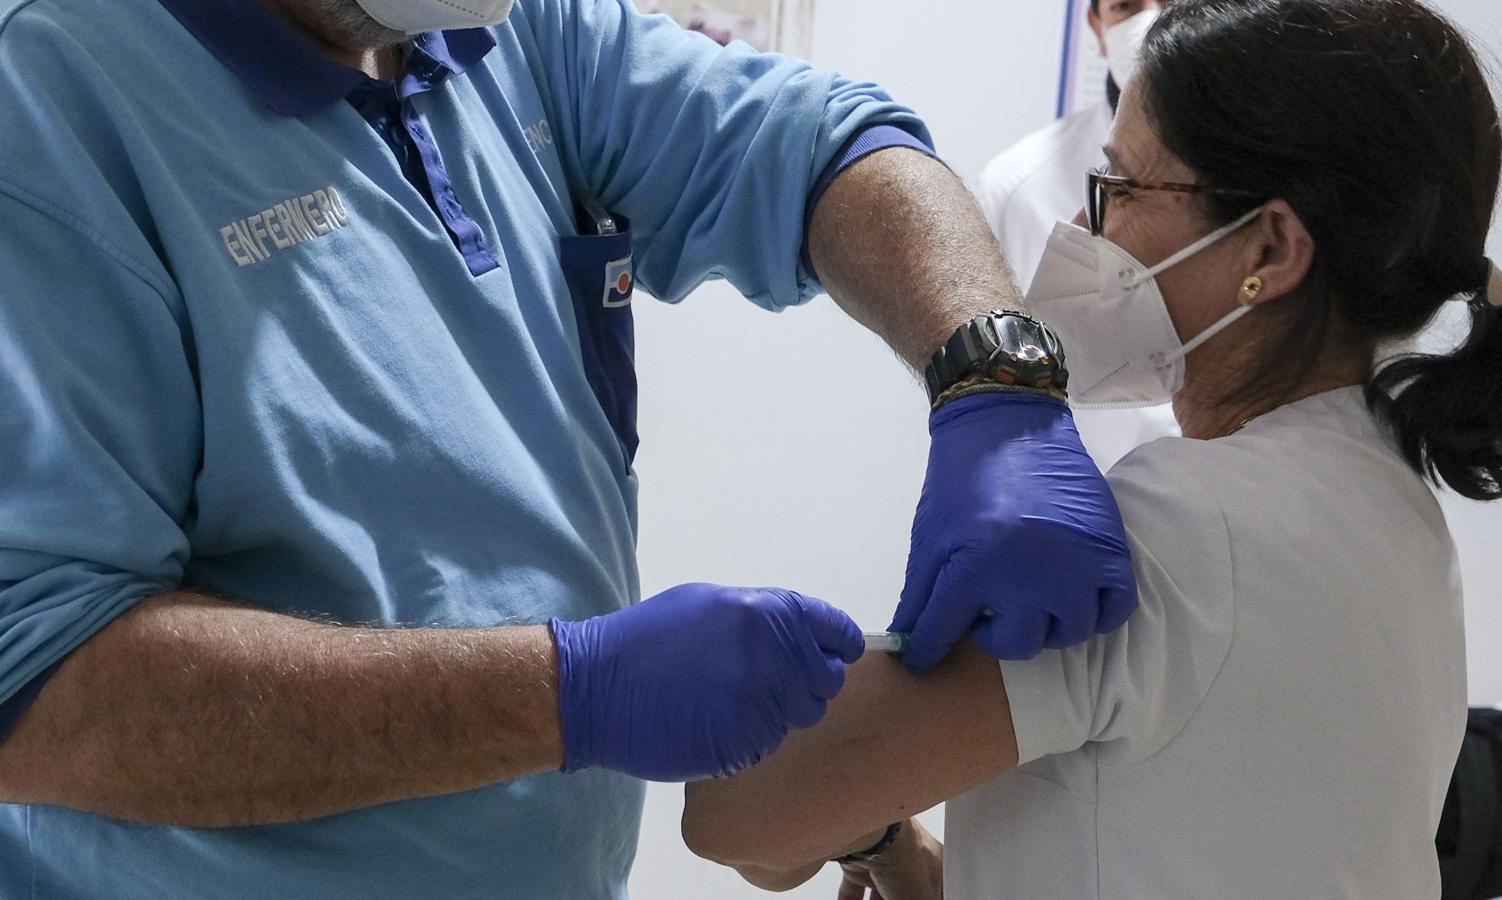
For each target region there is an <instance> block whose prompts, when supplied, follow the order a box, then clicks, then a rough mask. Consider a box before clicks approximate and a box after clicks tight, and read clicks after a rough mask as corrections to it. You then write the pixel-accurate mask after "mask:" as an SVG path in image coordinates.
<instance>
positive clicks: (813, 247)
mask: <svg viewBox="0 0 1502 900" xmlns="http://www.w3.org/2000/svg"><path fill="white" fill-rule="evenodd" d="M1005 271H1006V269H1005V266H1004V264H1003V263H1002V260H1001V259H1000V258H999V256H998V253H997V250H996V248H995V245H994V242H993V241H992V239H991V237H990V235H989V232H988V230H987V229H986V226H985V223H984V221H983V220H982V219H981V217H980V215H979V213H978V212H976V210H975V209H974V206H973V204H972V203H971V201H970V200H969V198H968V196H967V195H966V194H965V193H964V191H963V189H962V187H961V186H960V185H959V183H958V181H957V180H956V179H955V178H954V177H953V176H952V175H951V174H950V173H949V172H948V171H947V170H946V169H945V168H944V167H943V166H942V165H941V164H940V163H938V162H937V161H936V160H935V159H933V157H932V151H931V149H930V145H929V137H928V134H927V132H926V130H925V129H924V127H923V125H922V124H921V122H920V121H919V120H918V119H917V118H916V117H915V116H914V115H913V114H912V113H911V112H910V111H908V110H907V109H904V108H903V107H901V106H898V105H897V104H895V103H893V102H892V101H891V100H890V99H889V98H888V97H887V96H886V95H885V94H884V93H882V92H881V91H880V90H879V89H877V88H876V87H875V86H873V85H870V84H861V83H856V82H852V81H849V80H846V79H844V78H840V77H838V76H836V75H834V74H831V73H827V72H820V71H817V70H814V69H811V68H809V67H808V66H807V65H805V64H803V63H801V62H798V61H795V60H792V59H788V58H785V57H779V56H774V55H759V54H756V53H754V52H752V51H751V50H750V49H749V48H746V47H744V46H732V47H730V48H724V49H722V48H719V47H717V46H715V45H714V44H713V43H712V42H710V41H708V40H707V39H705V38H703V37H701V36H697V35H692V34H689V33H687V32H684V31H682V30H680V29H679V28H677V27H676V26H675V25H673V24H672V23H671V22H670V21H669V20H667V19H664V18H649V17H643V16H640V15H638V14H637V13H636V12H635V11H634V10H633V9H632V7H631V4H630V3H629V2H628V0H520V2H519V3H518V4H517V6H516V8H515V9H510V8H509V4H508V3H506V2H498V0H473V2H470V3H466V4H455V3H453V2H451V0H0V801H3V802H4V803H3V805H0V896H3V897H6V898H21V897H31V898H44V897H45V898H52V897H66V898H76V897H86V896H95V897H110V898H136V897H140V898H163V897H184V898H188V897H191V898H200V897H216V896H224V897H241V898H243V897H267V898H277V900H290V898H328V897H345V896H351V897H367V898H370V897H413V896H431V897H442V898H446V900H447V898H463V897H508V898H528V900H535V898H570V900H587V898H608V897H620V896H623V894H624V890H625V888H624V885H625V882H626V876H627V873H628V870H629V866H630V862H631V858H632V855H633V853H634V850H635V843H636V834H637V822H638V817H639V813H640V806H641V799H642V786H641V781H640V779H643V778H646V779H661V780H688V779H694V778H701V777H706V776H711V775H717V774H724V773H730V772H734V771H737V770H739V769H741V768H744V767H746V766H747V765H750V764H752V763H754V762H755V761H756V760H757V759H759V758H761V757H762V756H764V755H765V754H767V753H769V752H771V751H772V750H773V749H775V748H776V746H777V745H778V743H779V742H780V741H781V739H782V738H783V736H784V735H785V734H786V733H787V731H788V730H789V729H793V728H802V727H807V726H810V725H812V724H813V723H814V722H816V721H817V720H818V719H819V718H820V717H821V716H822V714H823V711H824V706H825V703H826V701H827V700H828V699H829V698H831V697H833V696H834V695H835V694H836V693H837V692H838V691H839V689H840V687H841V684H842V682H843V677H844V667H845V665H846V664H847V663H849V662H851V661H853V660H854V659H855V658H857V657H858V656H859V655H860V654H861V652H862V649H863V646H862V640H861V636H860V633H859V632H858V631H857V630H856V628H855V626H854V624H853V623H852V622H851V621H850V620H849V619H848V618H847V617H845V616H844V615H843V614H842V613H840V612H838V611H837V610H835V609H833V608H831V607H829V606H827V605H825V604H823V603H821V602H819V601H818V600H814V599H812V598H808V597H804V596H802V595H800V594H797V593H795V592H792V591H787V590H780V589H737V588H728V587H722V586H716V585H705V584H693V585H684V586H681V587H678V588H674V589H672V590H670V591H668V592H666V593H665V594H663V595H660V596H658V597H654V598H652V599H649V600H646V601H645V602H638V601H639V600H640V596H639V587H638V583H637V571H636V564H635V560H634V550H635V528H636V490H637V484H636V479H635V476H634V475H633V472H632V467H631V462H632V456H633V454H634V452H635V449H636V433H635V405H636V404H635V379H634V375H633V368H632V353H633V347H632V330H631V305H630V304H631V300H632V297H633V294H634V291H635V288H636V286H637V285H638V284H639V285H640V286H641V288H642V289H643V290H645V291H648V292H650V293H651V294H653V295H654V296H657V297H660V298H662V299H664V300H668V301H676V300H679V299H681V298H683V297H684V296H686V295H687V294H689V293H690V292H691V291H692V290H693V289H694V288H695V287H696V286H697V285H699V284H700V283H702V282H703V281H705V280H706V279H708V278H725V279H728V280H729V281H730V282H731V283H732V284H734V285H735V286H736V287H737V288H738V289H739V290H740V291H741V292H742V293H743V294H745V295H746V296H747V297H749V298H750V299H751V300H752V301H753V302H756V303H757V304H759V305H761V306H764V307H766V308H768V309H781V308H784V307H788V306H792V305H795V304H798V303H802V302H804V301H807V300H809V299H811V298H812V297H814V296H816V295H817V294H819V293H820V292H822V291H825V290H827V291H828V292H829V293H830V294H831V295H833V297H834V298H835V300H836V301H837V302H839V303H840V304H841V306H842V307H843V308H845V309H846V310H847V311H848V312H849V313H850V315H851V316H852V317H853V318H854V319H856V320H858V321H859V322H861V323H862V324H864V325H866V326H868V327H870V328H871V329H873V330H875V331H876V332H877V333H879V334H880V335H882V336H883V337H884V338H885V339H886V340H887V341H888V342H889V343H890V344H891V345H892V346H893V348H894V349H895V350H896V351H897V352H898V353H899V354H901V355H902V356H903V357H904V358H905V359H906V360H907V361H908V362H909V363H910V364H912V365H913V366H914V367H916V368H922V367H924V366H925V365H928V380H929V387H930V391H931V394H932V399H933V400H934V402H935V407H936V408H938V409H939V410H940V411H939V412H938V413H937V414H935V415H934V416H933V417H932V419H931V421H930V430H931V433H932V442H933V444H932V446H933V449H932V461H931V464H930V470H929V474H928V479H927V482H926V484H925V487H924V493H923V498H922V500H921V502H920V507H919V511H918V517H917V521H916V523H915V526H914V534H913V555H912V561H911V564H910V570H909V577H908V583H907V585H906V587H905V589H904V591H903V597H902V604H901V606H900V607H899V610H898V613H897V617H896V620H895V622H894V625H896V626H897V627H899V628H902V629H903V630H910V631H912V632H913V639H912V649H911V651H910V652H909V654H908V657H907V658H908V663H909V666H910V668H912V669H913V671H914V672H915V673H921V672H923V671H925V670H927V669H928V668H930V667H931V666H932V665H934V664H935V663H936V662H937V661H938V660H939V659H940V658H941V657H942V656H943V655H944V653H945V652H946V651H947V650H948V649H949V647H950V646H951V645H952V644H953V643H955V642H956V641H957V640H960V639H961V638H963V637H965V636H966V635H969V637H970V638H971V639H972V640H974V641H975V642H976V643H977V644H979V645H980V646H982V647H983V648H985V649H987V650H988V651H990V652H992V653H993V654H994V655H997V656H1018V655H1020V656H1027V655H1031V654H1035V653H1037V652H1039V651H1040V650H1041V649H1042V648H1043V647H1044V646H1062V645H1066V644H1070V643H1073V642H1078V641H1080V640H1082V639H1083V638H1085V637H1086V636H1088V635H1089V634H1091V633H1093V632H1095V631H1096V630H1100V629H1110V628H1114V627H1116V626H1117V625H1119V624H1120V623H1121V622H1122V621H1124V619H1125V618H1126V615H1127V614H1128V613H1129V612H1130V610H1131V608H1132V607H1133V605H1134V603H1135V594H1134V593H1133V588H1132V586H1131V585H1132V579H1131V577H1130V567H1129V561H1128V560H1127V557H1126V551H1125V544H1124V541H1123V540H1122V535H1121V527H1120V521H1119V517H1118V515H1117V513H1116V509H1115V506H1114V503H1113V502H1112V501H1111V499H1110V496H1109V493H1108V492H1107V490H1106V488H1105V486H1104V483H1103V481H1102V480H1101V479H1100V477H1099V473H1098V472H1096V471H1095V470H1094V469H1093V468H1092V467H1091V465H1090V463H1089V460H1088V457H1086V456H1085V455H1084V453H1083V451H1082V449H1081V448H1080V445H1079V440H1078V437H1077V436H1076V435H1075V433H1074V430H1073V427H1072V425H1071V423H1070V419H1069V413H1068V409H1067V406H1066V405H1065V404H1064V402H1063V400H1062V397H1063V393H1062V391H1061V390H1060V389H1061V388H1063V387H1064V386H1065V378H1066V377H1067V376H1066V373H1065V371H1064V369H1063V363H1062V359H1061V356H1062V354H1061V353H1060V352H1059V348H1058V347H1057V346H1055V345H1054V344H1053V338H1052V335H1051V334H1050V333H1049V332H1048V331H1047V330H1046V328H1045V327H1044V326H1042V325H1040V324H1039V323H1036V322H1034V321H1032V320H1030V319H1028V318H1027V317H1026V316H1024V315H1023V314H1022V313H1021V311H1020V309H1019V308H1018V303H1019V301H1018V298H1017V297H1016V294H1015V292H1014V291H1013V290H1012V288H1011V285H1010V284H1009V283H1008V282H1007V280H1006V275H1005ZM816 273H817V274H816ZM992 309H1010V310H1012V311H1011V312H1007V313H997V314H994V315H992V314H989V313H988V312H987V311H988V310H992ZM776 439H777V440H779V441H785V442H786V443H787V444H788V445H789V446H790V447H792V448H794V449H795V451H802V448H801V447H800V444H799V442H798V440H797V436H796V435H779V436H777V437H776ZM790 462H792V463H796V456H793V457H791V458H790Z"/></svg>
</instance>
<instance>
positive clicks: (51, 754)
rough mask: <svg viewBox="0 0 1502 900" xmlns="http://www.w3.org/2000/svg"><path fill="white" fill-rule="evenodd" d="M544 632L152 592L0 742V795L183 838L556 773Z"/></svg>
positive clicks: (553, 670) (552, 690)
mask: <svg viewBox="0 0 1502 900" xmlns="http://www.w3.org/2000/svg"><path fill="white" fill-rule="evenodd" d="M556 677H557V666H556V662H555V659H554V649H553V642H552V637H551V635H550V634H549V633H548V630H547V629H546V628H545V627H535V628H496V629H473V630H457V629H452V630H450V629H410V630H395V629H389V630H380V629H362V628H345V627H336V626H330V625H322V624H315V623H310V622H305V621H302V620H299V619H295V618H291V617H288V616H282V615H277V614H274V613H268V612H263V611H258V610H253V609H247V608H243V607H239V606H235V605H232V604H229V603H225V602H222V601H218V600H213V599H209V598H206V597H200V596H194V595H189V594H175V595H168V596H163V597H158V598H154V599H152V600H149V601H147V602H145V603H143V604H142V605H141V606H139V607H137V608H136V609H134V610H132V611H131V612H129V613H127V614H126V615H124V616H122V617H121V618H120V619H118V620H116V621H115V622H113V623H112V624H111V625H110V626H109V627H107V628H106V629H104V630H103V631H101V632H100V633H99V634H98V635H96V636H95V637H94V638H92V639H91V640H89V641H88V642H87V643H86V644H84V645H83V646H82V647H80V648H79V649H78V650H77V651H75V652H74V653H73V655H72V656H70V657H69V658H68V660H67V661H66V662H65V663H64V664H63V666H62V667H61V668H60V669H59V670H58V672H57V674H56V675H55V676H53V678H52V680H51V681H50V682H49V683H48V684H47V686H46V688H45V689H43V691H42V693H41V695H40V696H39V697H38V699H37V702H36V704H35V705H34V706H33V707H32V708H31V710H29V711H28V712H27V714H26V715H25V716H24V717H23V718H22V720H21V723H20V725H19V726H18V727H17V729H16V731H15V732H14V733H13V734H12V735H11V737H10V738H9V739H8V740H7V741H6V742H5V743H4V744H3V745H0V800H3V801H5V802H12V803H46V804H51V805H56V806H65V807H71V808H76V809H82V810H86V811H90V812H96V813H101V814H104V815H110V816H115V817H117V818H124V819H131V820H137V821H144V822H152V823H160V824H173V825H183V826H191V827H221V826H234V825H257V824H271V823H278V822H288V821H299V820H305V819H310V818H315V817H319V816H325V815H331V814H334V813H339V812H345V811H349V810H353V809H358V808H361V807H365V806H372V805H376V804H379V803H386V802H391V801H396V800H402V799H408V798H413V797H422V796H432V795H437V794H444V793H451V792H455V791H460V790H466V789H472V788H478V787H482V786H485V785H488V784H493V783H496V782H499V781H503V780H507V779H510V778H515V777H520V776H522V775H526V774H530V773H534V772H539V771H545V770H550V769H556V768H557V767H558V766H559V764H560V761H561V759H562V746H561V740H560V729H559V724H558V707H557V689H556Z"/></svg>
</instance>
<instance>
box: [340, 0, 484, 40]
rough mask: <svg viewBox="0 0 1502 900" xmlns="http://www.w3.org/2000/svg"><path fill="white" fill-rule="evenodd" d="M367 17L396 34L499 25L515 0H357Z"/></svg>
mask: <svg viewBox="0 0 1502 900" xmlns="http://www.w3.org/2000/svg"><path fill="white" fill-rule="evenodd" d="M355 2H357V3H359V4H360V8H361V9H364V10H365V13H366V15H368V16H370V17H371V18H372V19H375V20H376V21H377V22H380V23H381V24H382V25H385V26H386V27H387V28H390V29H391V30H393V31H400V32H402V33H403V34H423V33H424V32H428V31H450V30H453V29H458V28H483V27H485V26H488V25H499V24H501V23H502V22H504V21H506V17H507V16H509V15H511V2H512V0H355Z"/></svg>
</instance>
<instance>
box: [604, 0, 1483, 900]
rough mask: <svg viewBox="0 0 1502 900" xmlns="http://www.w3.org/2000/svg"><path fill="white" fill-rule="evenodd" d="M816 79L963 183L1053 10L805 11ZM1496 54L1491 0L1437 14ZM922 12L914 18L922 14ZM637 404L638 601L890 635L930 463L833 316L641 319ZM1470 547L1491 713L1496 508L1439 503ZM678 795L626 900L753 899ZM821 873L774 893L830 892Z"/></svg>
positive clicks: (914, 412) (1037, 71) (723, 304)
mask: <svg viewBox="0 0 1502 900" xmlns="http://www.w3.org/2000/svg"><path fill="white" fill-rule="evenodd" d="M818 2H819V9H818V21H817V32H816V39H815V62H816V63H818V64H819V65H822V66H828V67H832V68H836V69H838V70H840V71H842V72H845V73H846V74H848V75H851V76H852V77H859V78H869V79H871V80H874V81H878V82H880V83H882V84H883V85H884V86H886V87H887V88H888V89H889V90H890V91H891V92H892V93H893V94H894V95H895V96H896V97H898V98H899V99H900V100H902V101H904V102H906V103H908V104H910V105H912V106H913V107H915V108H916V109H918V110H919V111H920V112H921V113H923V114H924V116H925V118H926V119H927V121H928V122H929V124H930V127H931V128H932V129H933V132H934V134H935V137H936V139H937V141H938V143H939V149H940V151H941V153H942V154H943V155H944V157H945V158H946V160H947V161H948V162H949V164H950V165H951V166H953V167H954V168H955V170H956V171H958V172H960V173H961V174H962V175H964V176H966V177H967V178H972V177H974V175H975V174H976V173H978V172H979V170H980V168H981V166H982V165H983V163H984V162H985V161H986V160H987V159H988V158H989V157H990V156H991V155H993V154H994V153H996V152H998V151H1000V150H1001V149H1002V148H1004V147H1006V146H1007V145H1008V144H1010V143H1011V142H1012V141H1015V140H1016V139H1018V138H1020V137H1022V136H1023V135H1024V134H1026V133H1028V132H1029V131H1031V130H1033V129H1035V128H1037V127H1039V126H1041V125H1042V124H1044V123H1045V122H1047V121H1048V120H1049V118H1050V117H1051V115H1052V112H1053V105H1054V90H1055V89H1056V84H1057V72H1058V65H1059V59H1058V55H1059V51H1060V46H1061V43H1062V32H1063V9H1062V6H1063V4H1062V2H1059V0H1054V2H1038V0H1028V2H1022V0H1017V2H989V0H949V2H947V3H944V4H942V5H941V4H933V5H929V6H927V7H918V6H915V5H911V4H895V3H893V4H873V3H871V2H870V0H818ZM1439 5H1440V6H1441V8H1443V9H1445V10H1447V11H1449V12H1451V14H1452V15H1454V16H1455V17H1457V18H1458V19H1459V20H1461V21H1462V22H1463V23H1464V24H1466V25H1467V26H1468V27H1469V28H1471V29H1472V30H1473V31H1474V32H1476V33H1477V35H1478V38H1479V39H1480V40H1481V41H1482V42H1483V43H1485V44H1487V45H1488V46H1490V47H1491V48H1493V52H1502V3H1498V2H1497V0H1446V2H1442V3H1440V4H1439ZM920 9H922V10H924V11H925V12H924V13H919V12H918V10H920ZM637 316H638V342H639V347H638V360H639V364H640V377H641V389H642V401H641V432H642V435H643V441H642V450H641V456H640V459H639V465H638V469H639V471H640V474H641V479H642V502H641V509H642V536H641V563H642V577H643V587H644V589H645V591H646V592H647V595H648V596H650V595H651V594H652V593H653V592H655V591H657V590H660V589H663V588H666V587H669V586H671V585H673V584H677V583H680V582H684V581H694V580H707V581H718V582H722V583H743V584H766V585H780V586H787V587H791V588H796V589H798V590H802V591H805V592H807V593H810V594H813V595H815V596H819V597H822V598H824V599H826V600H829V601H830V602H832V603H835V604H837V605H839V606H842V607H843V608H845V609H846V610H848V611H849V612H850V613H851V614H852V615H853V616H854V617H855V618H856V620H857V621H859V622H860V623H861V624H862V625H864V626H866V627H867V628H870V629H880V628H883V627H884V626H885V625H886V624H887V621H888V617H889V616H890V613H891V610H892V607H893V606H894V605H895V603H896V597H897V593H898V591H899V590H900V589H901V586H902V575H903V566H904V563H905V561H906V555H907V533H908V528H909V526H910V524H911V516H912V512H913V507H914V505H915V504H916V502H917V498H918V491H919V488H920V486H921V482H922V473H923V467H924V463H925V457H926V452H927V446H928V439H927V434H926V431H925V425H926V418H927V415H926V408H925V404H924V401H923V397H922V395H921V392H920V390H919V389H918V387H917V386H916V384H915V383H914V382H912V381H911V380H910V378H909V377H908V376H907V375H906V374H905V372H904V371H903V369H902V368H901V367H900V366H899V365H898V364H897V363H896V362H895V360H894V358H893V357H892V355H891V354H890V353H889V352H888V351H887V350H886V348H885V347H884V346H883V345H882V344H881V343H880V342H879V341H877V340H875V339H874V338H872V337H870V336H869V335H867V334H866V333H864V332H863V331H862V330H861V329H859V328H858V327H856V326H854V325H853V324H851V323H850V322H849V321H848V320H846V319H844V318H843V316H842V315H841V314H840V313H839V311H838V310H837V309H836V308H835V307H834V305H833V304H832V302H830V301H829V300H828V299H820V300H817V301H815V302H814V303H813V304H811V305H810V306H808V307H805V308H803V309H798V310H794V311H791V312H788V313H786V314H783V315H780V316H774V315H769V314H766V313H763V312H761V311H759V310H757V309H755V308H754V307H752V306H751V305H750V304H748V303H745V302H744V301H742V300H740V299H739V298H738V297H736V296H735V295H734V294H733V292H731V291H730V290H729V289H727V288H725V287H724V286H723V285H714V286H710V287H707V288H705V289H704V290H702V291H701V292H700V293H699V294H698V295H697V296H695V297H693V298H691V299H690V300H689V301H688V302H686V303H684V304H682V305H681V306H679V307H667V306H663V305H660V304H654V303H650V302H640V303H638V304H637ZM1449 512H1450V515H1451V516H1452V522H1453V526H1454V527H1455V528H1456V529H1457V530H1464V531H1465V532H1467V533H1468V534H1470V535H1472V536H1473V537H1472V539H1471V542H1470V543H1469V545H1468V546H1467V547H1466V548H1465V560H1464V564H1465V566H1466V569H1467V579H1468V584H1469V589H1470V592H1471V596H1470V597H1469V602H1468V606H1469V608H1470V610H1471V614H1472V619H1471V622H1470V633H1471V638H1472V646H1471V653H1470V660H1471V666H1472V668H1471V671H1472V682H1473V694H1474V697H1475V698H1476V700H1477V701H1478V702H1479V701H1486V702H1491V703H1497V704H1502V654H1499V653H1497V652H1495V650H1493V649H1491V645H1493V644H1495V642H1496V639H1497V637H1498V636H1499V635H1502V587H1499V586H1502V554H1492V553H1487V552H1486V546H1487V545H1486V544H1485V543H1484V538H1483V537H1481V535H1485V534H1486V533H1488V532H1490V531H1495V530H1497V528H1498V526H1499V525H1502V510H1499V509H1483V508H1481V507H1479V506H1478V505H1475V504H1470V505H1462V504H1459V503H1456V504H1452V506H1451V508H1450V510H1449ZM681 809H682V791H681V788H677V787H670V786H653V787H652V789H651V791H650V792H649V795H648V806H647V816H646V821H645V823H644V825H643V830H642V845H641V853H640V856H639V857H638V861H637V867H636V872H635V875H634V877H633V879H632V891H633V896H635V897H636V898H639V900H674V898H682V900H689V898H695V900H698V898H706V897H715V898H734V897H747V898H750V897H756V896H762V895H761V894H760V892H758V891H756V890H754V889H753V888H751V887H749V886H748V885H745V884H743V883H742V882H740V881H739V879H738V878H737V877H736V876H735V875H734V874H733V873H731V872H729V871H728V870H722V869H719V868H718V867H716V866H713V865H710V864H708V863H705V862H703V861H701V860H698V859H696V858H694V857H693V856H692V855H691V854H689V853H688V852H687V851H686V850H684V849H683V847H682V844H681V842H680V840H679V837H678V816H679V813H680V811H681ZM837 883H838V878H837V876H836V874H835V873H834V871H833V868H832V867H829V868H827V869H826V871H825V872H824V873H823V874H822V875H821V876H820V877H819V878H817V879H815V881H813V882H811V883H810V884H809V885H807V886H805V887H804V888H802V889H800V890H798V891H796V892H793V893H791V894H787V895H785V896H789V897H796V898H815V897H817V898H823V900H830V898H833V896H834V894H835V885H836V884H837Z"/></svg>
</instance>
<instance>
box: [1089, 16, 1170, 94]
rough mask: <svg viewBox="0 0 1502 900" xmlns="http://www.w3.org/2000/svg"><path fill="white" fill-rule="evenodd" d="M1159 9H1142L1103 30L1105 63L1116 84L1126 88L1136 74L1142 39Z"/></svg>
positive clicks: (1156, 18)
mask: <svg viewBox="0 0 1502 900" xmlns="http://www.w3.org/2000/svg"><path fill="white" fill-rule="evenodd" d="M1159 12H1160V10H1158V9H1157V8H1153V9H1144V10H1143V11H1142V12H1140V13H1138V14H1137V15H1135V16H1132V17H1131V18H1130V19H1124V20H1122V21H1120V22H1117V23H1116V24H1115V25H1112V26H1111V27H1110V28H1107V29H1106V30H1105V33H1104V35H1102V37H1103V39H1104V40H1105V42H1106V64H1107V65H1109V66H1110V67H1111V77H1112V78H1113V79H1115V80H1116V86H1117V87H1118V88H1121V89H1122V90H1126V86H1127V83H1128V82H1130V81H1131V80H1132V76H1133V75H1136V74H1137V61H1138V59H1139V58H1140V57H1141V54H1142V41H1143V40H1144V39H1145V38H1146V37H1147V33H1148V31H1149V30H1151V29H1152V27H1153V23H1155V22H1157V21H1158V14H1159Z"/></svg>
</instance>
